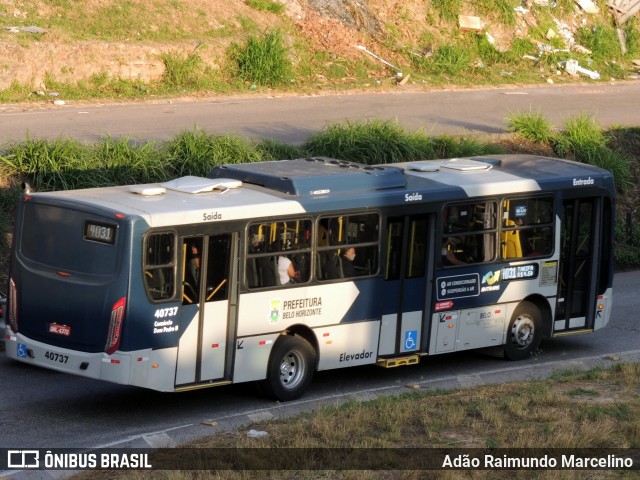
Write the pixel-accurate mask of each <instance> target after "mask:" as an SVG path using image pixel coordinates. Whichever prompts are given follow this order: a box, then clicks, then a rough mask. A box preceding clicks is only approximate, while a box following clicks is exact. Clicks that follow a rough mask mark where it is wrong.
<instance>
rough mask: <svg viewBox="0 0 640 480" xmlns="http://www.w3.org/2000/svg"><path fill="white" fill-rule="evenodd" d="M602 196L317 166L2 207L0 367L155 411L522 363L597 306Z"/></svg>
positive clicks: (592, 323) (603, 284)
mask: <svg viewBox="0 0 640 480" xmlns="http://www.w3.org/2000/svg"><path fill="white" fill-rule="evenodd" d="M614 209H615V188H614V183H613V178H612V175H611V174H610V173H609V172H607V171H605V170H602V169H599V168H597V167H593V166H590V165H585V164H581V163H576V162H572V161H567V160H561V159H554V158H546V157H540V156H534V155H490V156H474V157H467V158H453V159H442V160H430V161H415V162H407V163H397V164H389V165H376V166H368V165H362V164H358V163H353V162H348V161H342V160H335V159H330V158H326V157H314V158H301V159H294V160H280V161H267V162H260V163H250V164H229V165H224V166H217V167H215V168H213V169H212V170H211V172H210V173H209V174H208V175H207V177H206V178H204V177H194V176H187V177H181V178H177V179H174V180H171V181H167V182H162V183H153V184H144V185H130V186H115V187H104V188H89V189H79V190H69V191H59V192H28V191H25V192H24V193H23V194H22V195H21V197H20V199H19V201H18V206H17V218H16V226H15V234H14V239H13V245H12V253H11V262H10V272H9V287H8V299H7V306H6V309H7V326H6V332H5V344H6V354H7V355H8V356H9V357H10V358H12V359H15V360H18V361H21V362H26V363H28V364H32V365H38V366H41V367H45V368H50V369H53V370H57V371H61V372H67V373H73V374H77V375H82V376H85V377H90V378H94V379H100V380H105V381H110V382H115V383H118V384H125V385H135V386H139V387H143V388H149V389H154V390H158V391H185V390H191V389H196V388H203V387H211V386H218V385H227V384H233V383H240V382H253V381H255V382H258V383H259V385H260V386H261V390H262V391H263V392H265V393H266V394H267V395H269V396H270V397H273V398H275V399H278V400H280V401H288V400H292V399H295V398H298V397H300V396H301V395H302V394H303V393H304V392H305V390H306V389H307V388H308V387H309V385H310V382H311V381H312V377H313V374H314V372H316V371H324V370H331V369H338V368H343V367H351V366H361V365H374V364H375V365H379V366H380V367H386V368H390V367H399V366H404V365H414V364H416V363H418V362H419V361H420V359H423V357H428V356H431V355H439V354H451V353H454V352H460V351H465V350H471V349H491V350H492V351H500V352H501V353H503V354H504V357H506V358H507V359H512V360H518V359H526V358H528V357H530V356H532V355H535V354H536V352H537V351H538V349H539V344H540V341H541V339H543V338H551V337H557V336H561V335H572V334H580V333H587V332H593V331H595V330H598V329H601V328H603V327H604V326H605V325H607V323H608V321H609V317H610V311H611V305H612V282H613V253H612V252H613V234H614Z"/></svg>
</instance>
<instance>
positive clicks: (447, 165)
mask: <svg viewBox="0 0 640 480" xmlns="http://www.w3.org/2000/svg"><path fill="white" fill-rule="evenodd" d="M493 164H494V162H489V161H483V159H482V157H478V159H470V158H452V159H450V160H425V161H422V162H411V163H408V164H407V168H408V169H409V170H414V171H417V172H437V171H440V170H442V169H447V170H456V171H458V172H484V171H487V170H491V169H492V168H493Z"/></svg>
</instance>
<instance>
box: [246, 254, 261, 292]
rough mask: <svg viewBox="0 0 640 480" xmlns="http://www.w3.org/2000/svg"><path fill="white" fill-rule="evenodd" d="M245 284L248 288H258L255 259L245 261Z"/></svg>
mask: <svg viewBox="0 0 640 480" xmlns="http://www.w3.org/2000/svg"><path fill="white" fill-rule="evenodd" d="M247 283H248V284H249V288H256V287H259V286H260V282H259V279H258V266H257V265H256V259H255V258H248V259H247Z"/></svg>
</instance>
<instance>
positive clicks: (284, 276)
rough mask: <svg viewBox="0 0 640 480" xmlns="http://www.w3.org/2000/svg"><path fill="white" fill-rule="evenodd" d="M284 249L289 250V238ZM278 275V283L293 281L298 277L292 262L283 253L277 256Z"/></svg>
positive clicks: (283, 283) (284, 283)
mask: <svg viewBox="0 0 640 480" xmlns="http://www.w3.org/2000/svg"><path fill="white" fill-rule="evenodd" d="M285 250H291V241H290V240H287V242H286V244H285ZM278 276H279V278H280V285H288V284H290V283H295V281H296V279H297V278H298V277H299V274H298V272H296V269H295V267H294V265H293V262H292V261H291V259H290V258H289V257H287V256H285V255H280V256H278Z"/></svg>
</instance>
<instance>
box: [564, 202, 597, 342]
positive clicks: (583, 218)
mask: <svg viewBox="0 0 640 480" xmlns="http://www.w3.org/2000/svg"><path fill="white" fill-rule="evenodd" d="M600 205H601V202H600V199H599V198H575V199H565V200H564V201H563V203H562V219H561V223H562V224H561V227H560V273H559V279H558V300H557V306H556V315H555V323H554V333H560V332H571V331H582V330H591V329H593V328H594V320H595V305H596V284H597V278H598V262H597V256H596V255H594V252H597V251H598V248H599V247H598V245H600V242H601V241H602V239H601V233H602V232H601V230H602V229H601V228H600V225H601V208H600Z"/></svg>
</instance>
